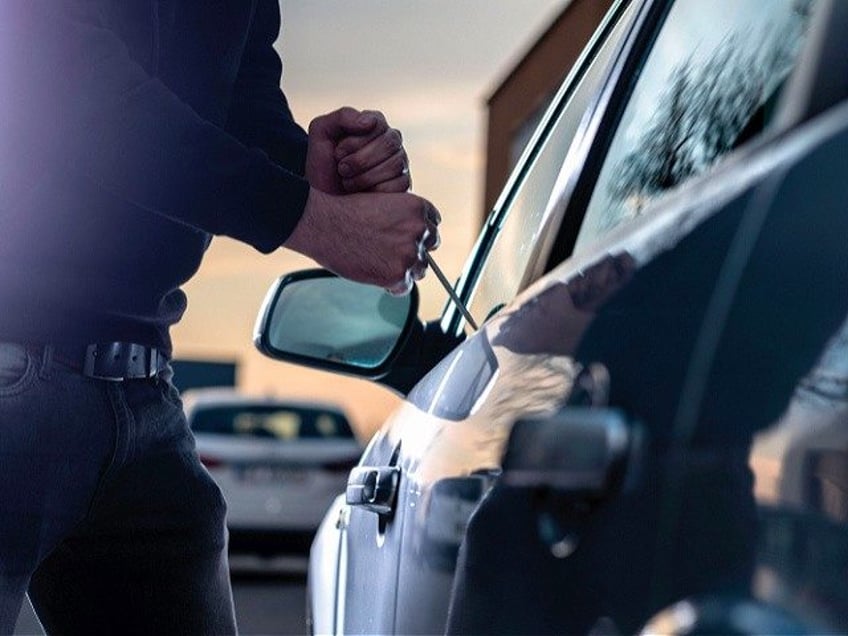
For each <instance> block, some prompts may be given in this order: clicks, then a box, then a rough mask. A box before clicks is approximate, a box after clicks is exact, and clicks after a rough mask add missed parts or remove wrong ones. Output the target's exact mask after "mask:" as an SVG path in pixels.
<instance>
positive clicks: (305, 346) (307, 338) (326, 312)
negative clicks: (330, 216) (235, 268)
mask: <svg viewBox="0 0 848 636" xmlns="http://www.w3.org/2000/svg"><path fill="white" fill-rule="evenodd" d="M417 314H418V290H417V289H416V288H415V287H413V289H412V292H411V293H410V294H408V295H406V296H392V295H390V294H388V293H387V292H386V291H385V290H383V289H381V288H379V287H375V286H372V285H364V284H362V283H355V282H353V281H350V280H347V279H344V278H339V277H338V276H336V275H335V274H333V273H332V272H328V271H327V270H323V269H312V270H304V271H300V272H295V273H293V274H289V275H287V276H283V277H282V278H280V279H279V280H278V281H277V282H276V283H275V284H274V285H273V286H272V287H271V289H270V290H269V291H268V294H267V295H266V297H265V302H264V303H263V306H262V309H261V311H260V313H259V317H258V319H257V322H256V327H255V329H254V335H253V341H254V344H255V345H256V347H257V348H258V349H259V350H260V351H261V352H262V353H264V354H265V355H267V356H268V357H270V358H274V359H277V360H284V361H286V362H293V363H295V364H301V365H304V366H308V367H313V368H317V369H323V370H327V371H336V372H339V373H348V374H352V375H358V376H362V377H366V378H369V379H377V378H380V377H381V376H383V375H384V374H385V373H386V372H387V371H388V369H389V367H390V365H391V363H392V361H393V360H394V358H395V357H396V356H397V354H398V352H399V351H400V350H401V348H402V347H403V344H404V343H405V341H406V339H407V338H408V336H409V334H410V332H411V331H412V328H413V325H414V324H415V323H416V319H417Z"/></svg>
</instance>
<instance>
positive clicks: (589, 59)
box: [439, 0, 653, 336]
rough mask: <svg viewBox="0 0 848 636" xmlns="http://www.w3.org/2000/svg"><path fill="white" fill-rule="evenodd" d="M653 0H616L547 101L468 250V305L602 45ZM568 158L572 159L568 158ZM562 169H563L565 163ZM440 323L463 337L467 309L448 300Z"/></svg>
mask: <svg viewBox="0 0 848 636" xmlns="http://www.w3.org/2000/svg"><path fill="white" fill-rule="evenodd" d="M652 1H653V0H617V1H616V3H615V4H613V6H612V7H611V8H610V9H609V11H608V12H607V14H606V15H605V16H604V19H603V20H602V21H601V24H600V25H599V26H598V28H597V29H596V31H595V33H594V34H593V35H592V38H591V39H590V40H589V42H588V43H587V45H586V47H585V48H584V49H583V52H582V53H581V54H580V57H579V58H578V59H577V61H576V62H575V64H574V66H573V67H572V68H571V71H569V73H568V75H567V76H566V78H565V80H563V82H562V84H561V85H560V87H559V89H558V90H557V92H556V94H555V95H554V97H553V99H552V100H551V104H550V105H549V106H548V108H547V110H546V112H545V114H544V116H543V117H542V120H541V122H540V123H539V125H538V127H537V128H536V130H535V132H534V133H533V135H532V136H531V138H530V142H529V143H528V144H527V147H526V148H525V150H524V152H523V153H522V155H521V157H520V159H519V161H518V163H517V164H516V167H515V168H514V169H513V171H512V173H511V174H510V177H509V179H508V180H507V183H506V185H505V186H504V188H503V190H502V191H501V194H500V196H499V197H498V199H497V201H496V202H495V205H494V206H493V208H492V210H491V211H490V212H489V215H488V217H487V218H486V222H485V223H484V225H483V228H482V230H481V231H480V234H479V235H478V238H477V241H476V243H475V244H474V246H473V248H472V249H471V251H470V253H469V257H468V259H467V260H466V264H465V266H464V267H463V270H462V272H461V274H460V276H459V279H458V280H457V283H456V285H455V290H456V293H457V295H458V297H459V298H460V299H461V300H462V301H463V303H466V304H467V303H468V302H469V300H470V299H471V297H472V295H473V294H474V292H475V291H476V289H477V286H478V284H479V281H480V275H481V273H482V271H483V269H484V268H485V265H486V262H487V260H488V257H489V254H490V252H491V249H492V246H493V245H494V242H495V240H496V239H497V237H498V236H499V234H500V228H501V227H502V226H503V223H504V221H505V220H506V218H507V216H508V214H509V212H510V210H511V209H512V203H513V201H514V200H515V197H516V196H517V195H518V193H519V191H520V189H521V187H522V185H523V184H524V182H525V181H526V179H527V177H528V175H529V174H530V172H531V171H532V170H533V168H534V166H535V165H536V160H537V159H538V157H539V155H540V154H541V152H542V150H543V148H544V146H545V143H546V141H547V139H548V138H549V136H550V135H551V134H552V132H553V130H554V129H555V127H556V124H557V122H558V120H559V117H560V115H561V114H562V112H563V111H564V109H565V108H566V107H567V106H568V102H569V100H570V98H571V97H572V96H573V94H574V92H575V90H576V88H577V86H578V85H579V83H580V81H581V80H582V79H583V78H584V77H585V75H586V73H587V71H588V69H589V68H590V66H591V65H592V63H593V62H594V61H595V59H596V58H597V56H598V54H599V52H600V50H601V49H602V48H603V47H604V45H605V44H606V43H607V42H608V40H609V38H610V37H611V34H612V31H613V30H614V29H615V27H616V26H617V25H618V24H619V21H620V20H622V19H624V18H625V13H626V12H627V10H628V9H629V8H630V7H631V6H632V5H634V4H636V3H639V2H642V3H646V2H647V3H650V2H652ZM643 8H644V7H642V8H638V9H637V11H636V16H635V17H634V20H633V23H632V24H631V25H629V27H627V29H626V31H625V33H624V35H623V37H622V41H621V42H620V43H619V44H618V45H617V47H616V50H615V51H614V52H613V54H612V60H613V64H612V65H613V66H615V61H616V60H617V58H618V57H619V56H620V54H621V51H622V49H623V48H624V47H626V45H627V42H628V41H629V39H630V37H631V34H632V31H633V29H634V28H636V27H637V26H638V24H639V19H638V18H639V14H640V12H641V10H642V9H643ZM607 75H608V72H604V73H603V74H602V79H601V81H600V84H599V85H600V86H601V87H604V86H606V84H607V82H608V81H609V80H608V76H607ZM594 103H595V99H594V98H592V99H590V107H589V109H588V110H587V112H592V111H593V110H594V106H593V104H594ZM584 117H585V116H584ZM583 128H584V124H583V122H581V123H580V125H578V127H577V131H576V133H575V135H574V138H573V140H572V142H571V144H570V148H569V150H568V151H567V153H566V159H567V157H568V156H569V155H570V154H571V153H572V151H573V149H574V146H575V144H576V143H577V141H578V140H580V139H581V138H582V135H583ZM565 163H567V161H566V162H565ZM560 170H562V168H561V169H560ZM559 178H560V177H558V178H557V180H559ZM548 222H549V221H548V219H545V220H544V222H543V227H544V226H545V225H547V224H548ZM547 246H548V242H547V241H545V242H544V243H540V244H539V246H537V248H536V249H535V250H534V252H535V253H534V254H533V255H531V257H530V260H529V262H528V267H527V269H529V268H530V266H531V265H533V264H534V263H536V262H538V260H539V253H538V252H539V250H540V249H546V248H547ZM526 285H527V275H526V272H525V274H524V276H523V277H522V283H521V285H520V289H519V290H518V291H521V289H523V288H524V287H526ZM475 318H477V319H478V320H480V321H482V320H483V319H484V318H485V316H475ZM439 322H440V326H441V330H442V331H443V332H444V333H448V334H454V335H456V336H460V335H461V334H462V333H463V331H464V325H465V319H464V317H463V316H462V313H461V312H460V311H459V309H458V308H457V307H456V305H455V304H454V303H453V302H452V301H448V303H447V304H446V306H445V308H444V310H443V312H442V315H441V318H440V321H439Z"/></svg>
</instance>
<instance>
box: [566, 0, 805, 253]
mask: <svg viewBox="0 0 848 636" xmlns="http://www.w3.org/2000/svg"><path fill="white" fill-rule="evenodd" d="M814 4H815V3H814V2H813V1H812V0H805V1H799V0H768V1H767V2H763V1H762V0H716V1H713V2H703V1H702V0H680V1H678V2H676V3H674V5H673V6H672V8H671V9H670V11H669V13H668V15H667V18H666V20H665V23H664V25H663V27H662V29H661V30H660V32H659V35H658V37H657V40H656V42H655V44H654V46H653V48H652V50H651V53H650V55H649V56H648V57H647V59H646V61H645V63H644V65H643V67H642V70H641V72H640V75H639V78H638V80H637V81H636V83H635V85H634V88H633V92H632V94H631V96H630V99H629V101H628V104H627V106H626V108H625V110H624V113H623V115H622V118H621V120H620V123H619V126H618V129H617V131H616V133H615V135H614V137H613V139H612V142H611V145H610V148H609V151H608V154H607V157H606V159H605V161H604V163H603V166H602V168H601V171H600V175H599V178H598V182H597V184H596V186H595V189H594V193H593V195H592V198H591V200H590V202H589V206H588V209H587V212H586V216H585V218H584V221H583V224H582V226H581V229H580V233H579V235H578V238H577V244H576V247H575V249H580V248H581V247H584V246H585V245H587V244H589V243H591V242H592V241H593V240H594V239H596V238H597V237H599V236H601V235H603V234H604V233H606V232H608V231H609V230H610V229H612V228H614V227H616V226H617V225H619V224H620V223H623V222H625V221H627V220H629V219H633V218H636V217H638V216H639V215H640V214H642V212H643V210H644V209H645V207H646V206H647V205H648V203H650V201H651V200H652V199H654V198H656V197H658V196H659V195H661V194H662V193H664V192H666V191H669V190H671V189H673V188H675V187H677V186H678V185H679V184H681V183H683V182H685V181H686V180H687V179H690V178H692V177H694V176H696V175H699V174H701V173H703V172H705V171H706V170H708V169H709V168H710V166H712V165H713V164H714V163H715V162H716V161H717V160H718V159H719V158H721V157H722V156H723V155H724V154H726V153H727V152H729V151H730V150H732V149H734V148H736V147H738V146H739V145H740V144H742V143H743V142H745V141H746V140H747V139H749V138H750V137H752V136H754V135H756V134H757V133H758V132H759V131H762V130H763V129H764V128H765V127H766V126H767V125H768V123H769V121H770V118H771V115H772V112H773V110H774V105H775V103H776V102H777V98H778V97H779V95H780V92H781V89H782V87H783V85H784V82H785V80H786V78H787V77H788V75H789V73H790V71H791V69H792V67H793V64H794V63H795V61H796V59H797V58H798V53H799V51H800V49H801V44H802V43H803V39H804V34H805V32H806V27H807V23H808V19H809V16H810V15H811V13H812V8H813V5H814Z"/></svg>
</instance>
